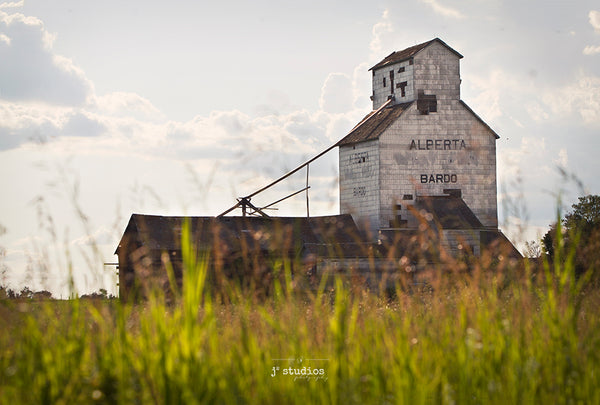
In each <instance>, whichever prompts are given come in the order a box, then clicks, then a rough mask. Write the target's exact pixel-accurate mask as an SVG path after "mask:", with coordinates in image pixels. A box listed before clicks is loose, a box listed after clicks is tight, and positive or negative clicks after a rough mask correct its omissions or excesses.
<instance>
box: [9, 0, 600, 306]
mask: <svg viewBox="0 0 600 405" xmlns="http://www.w3.org/2000/svg"><path fill="white" fill-rule="evenodd" d="M436 37H439V38H440V39H442V40H443V41H444V42H446V43H447V44H448V45H449V46H451V47H452V48H453V49H455V50H457V51H458V52H459V53H461V54H462V55H463V56H464V58H463V59H462V60H461V79H462V84H461V99H462V100H463V101H465V102H466V103H467V104H468V105H469V106H470V107H471V108H472V109H473V110H474V111H475V112H476V113H477V114H478V115H479V116H480V117H481V118H482V119H483V120H484V121H485V122H486V123H487V124H488V125H490V127H491V128H492V129H494V131H495V132H496V133H498V134H499V135H500V139H499V140H498V141H497V164H498V168H497V171H498V191H499V201H498V205H499V221H500V224H501V226H500V228H501V229H502V230H503V232H504V233H505V234H507V235H508V236H509V238H511V240H513V241H514V242H515V243H516V244H517V246H522V243H523V242H524V241H528V240H535V239H539V238H540V237H541V236H542V235H543V234H544V233H545V232H546V231H547V229H548V227H549V225H550V224H551V223H552V222H553V221H554V220H555V219H556V215H557V209H558V208H560V207H562V209H563V210H564V209H568V208H569V207H570V206H571V204H573V203H575V202H576V201H577V197H578V196H581V195H584V194H600V176H599V175H598V174H599V173H600V163H599V161H600V159H598V156H597V151H599V150H600V4H598V3H597V1H586V0H578V1H572V0H565V1H553V0H543V1H541V0H528V1H522V0H506V1H501V0H448V1H444V0H404V1H401V2H398V1H388V0H372V1H369V2H364V1H353V0H346V1H323V0H319V1H302V2H297V1H294V2H291V1H287V0H279V1H266V0H255V1H252V2H249V1H242V0H232V1H229V2H220V3H219V2H204V1H200V2H199V1H190V0H175V1H170V2H164V1H153V0H144V1H141V0H130V1H125V2H124V1H114V0H104V1H101V2H91V1H80V0H53V1H51V2H49V1H46V0H25V1H9V2H2V1H1V0H0V173H1V175H0V190H1V193H2V198H1V199H0V284H3V285H8V286H9V287H11V288H13V289H20V288H22V287H23V286H25V285H27V286H29V287H30V288H31V289H33V290H39V289H47V290H49V291H51V292H53V294H54V295H55V296H57V297H65V296H67V295H68V294H69V291H70V288H71V287H70V285H69V282H68V280H69V274H72V275H73V280H74V283H75V285H74V287H75V289H76V290H77V291H78V292H79V293H80V294H82V293H89V292H92V291H98V290H99V289H100V288H104V289H106V290H107V291H108V292H109V293H113V294H114V293H116V291H117V287H116V276H115V268H114V266H110V265H104V263H114V262H116V261H117V259H116V256H114V250H115V248H116V247H117V245H118V241H119V239H120V237H121V235H122V233H123V231H124V229H125V226H126V225H127V221H128V219H129V217H130V215H131V214H132V213H144V214H156V215H202V216H204V215H217V214H219V213H221V212H222V211H224V210H225V209H227V208H229V207H230V206H231V205H232V204H234V203H235V198H236V197H240V196H244V195H248V194H250V193H252V192H253V191H255V190H256V189H259V188H261V187H262V186H264V185H266V184H267V183H269V182H270V181H271V180H273V179H275V178H277V177H279V176H280V175H282V174H284V173H285V172H286V171H288V170H290V169H293V168H295V167H296V166H298V165H300V164H301V163H303V162H305V161H306V160H308V159H310V158H311V157H313V156H315V155H317V154H318V153H320V152H321V151H323V150H325V149H327V148H328V147H330V146H331V145H333V144H334V143H335V142H337V141H338V140H339V139H341V138H342V137H343V136H344V135H346V134H347V133H348V131H349V130H350V129H351V128H352V127H353V126H354V125H355V124H357V123H358V121H359V120H360V119H361V118H362V117H363V116H364V115H365V114H367V113H368V112H369V111H370V110H371V107H372V106H371V102H370V100H369V95H370V94H371V75H370V72H369V71H368V69H369V68H370V67H371V66H373V65H375V64H376V63H377V62H379V61H380V60H381V59H383V58H384V57H385V56H387V55H388V54H390V53H391V52H393V51H396V50H402V49H404V48H407V47H409V46H412V45H415V44H418V43H422V42H425V41H428V40H430V39H433V38H436ZM337 170H338V169H337V150H333V151H332V152H330V153H328V154H327V155H325V156H324V157H323V158H321V159H319V160H318V161H317V162H315V163H314V164H312V165H311V167H310V185H311V189H310V191H309V194H310V213H311V215H330V214H337V213H339V206H338V189H337V173H338V172H337ZM305 176H306V174H305V172H304V171H301V172H299V173H298V175H296V176H293V177H292V178H291V179H290V180H289V181H286V182H284V183H283V184H281V185H278V186H277V187H276V188H275V189H274V190H270V191H269V192H268V193H265V194H264V195H263V194H261V195H259V196H257V197H255V199H253V202H256V203H257V204H258V205H266V204H268V203H270V202H272V201H275V200H277V199H279V198H281V197H282V196H285V195H287V194H290V193H291V192H293V191H296V190H299V189H300V188H302V187H303V185H304V182H305ZM278 208H279V210H278V211H274V213H275V215H305V213H306V200H305V197H304V196H303V195H302V196H299V197H297V198H292V199H289V200H287V201H286V202H285V203H281V204H278Z"/></svg>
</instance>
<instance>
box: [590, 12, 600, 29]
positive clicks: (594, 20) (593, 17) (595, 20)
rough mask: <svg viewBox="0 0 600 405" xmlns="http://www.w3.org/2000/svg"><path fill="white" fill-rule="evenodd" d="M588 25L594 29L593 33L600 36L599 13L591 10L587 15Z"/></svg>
mask: <svg viewBox="0 0 600 405" xmlns="http://www.w3.org/2000/svg"><path fill="white" fill-rule="evenodd" d="M588 17H589V19H590V24H591V25H592V27H594V31H596V32H597V33H598V34H600V11H596V10H591V11H590V13H589V14H588Z"/></svg>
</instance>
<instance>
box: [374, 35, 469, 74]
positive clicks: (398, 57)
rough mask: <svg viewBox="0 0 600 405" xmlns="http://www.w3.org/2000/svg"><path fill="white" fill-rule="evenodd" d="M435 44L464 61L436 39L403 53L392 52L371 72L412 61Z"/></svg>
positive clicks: (458, 54) (407, 49)
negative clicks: (440, 45) (437, 43)
mask: <svg viewBox="0 0 600 405" xmlns="http://www.w3.org/2000/svg"><path fill="white" fill-rule="evenodd" d="M434 42H439V43H440V44H442V45H443V46H445V47H446V48H448V49H449V50H450V51H451V52H452V53H454V54H455V55H456V56H458V57H459V58H461V59H462V57H463V56H462V55H461V54H460V53H458V52H456V51H455V50H454V49H452V48H450V47H449V46H448V45H447V44H446V43H445V42H444V41H442V40H441V39H439V38H434V39H432V40H431V41H427V42H423V43H422V44H418V45H414V46H411V47H410V48H406V49H404V50H402V51H396V52H392V53H391V54H389V55H388V56H386V57H385V58H383V60H382V61H381V62H379V63H378V64H376V65H375V66H373V67H372V68H371V69H369V70H376V69H379V68H382V67H385V66H388V65H393V64H394V63H398V62H402V61H404V60H407V59H410V58H412V57H413V56H415V55H416V54H417V53H419V52H420V51H422V50H423V49H425V48H427V46H429V45H431V44H432V43H434Z"/></svg>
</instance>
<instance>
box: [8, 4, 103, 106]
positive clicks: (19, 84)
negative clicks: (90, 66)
mask: <svg viewBox="0 0 600 405" xmlns="http://www.w3.org/2000/svg"><path fill="white" fill-rule="evenodd" d="M0 33H2V37H1V38H0V60H1V61H2V63H0V99H4V100H9V101H19V102H43V103H48V104H57V105H82V104H84V103H85V102H86V101H87V99H88V97H89V96H90V95H91V94H92V92H93V88H92V85H91V83H90V82H89V81H88V80H87V78H86V77H85V75H84V74H83V71H82V70H81V69H79V68H78V67H77V66H75V65H74V64H73V62H72V61H71V60H70V59H68V58H65V57H62V56H60V55H56V54H54V53H53V51H52V42H53V36H52V35H51V34H50V33H49V32H48V31H47V30H46V29H45V28H44V24H43V22H42V21H41V20H39V19H38V18H35V17H28V16H24V15H23V14H19V13H15V14H8V13H6V12H4V11H1V10H0Z"/></svg>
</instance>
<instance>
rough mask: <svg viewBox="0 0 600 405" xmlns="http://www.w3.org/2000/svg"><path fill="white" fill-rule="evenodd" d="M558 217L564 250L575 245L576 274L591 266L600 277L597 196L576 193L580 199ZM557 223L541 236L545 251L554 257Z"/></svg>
mask: <svg viewBox="0 0 600 405" xmlns="http://www.w3.org/2000/svg"><path fill="white" fill-rule="evenodd" d="M571 208H573V211H571V212H569V213H567V214H566V215H565V217H564V219H562V221H561V225H562V227H561V228H562V229H561V230H562V238H563V241H564V246H565V251H567V252H568V251H569V249H575V272H576V274H578V275H581V274H583V273H585V272H586V271H587V270H589V269H593V271H594V276H593V277H594V278H596V279H598V278H600V277H599V276H600V196H598V195H586V196H584V197H579V202H578V203H577V204H573V205H572V206H571ZM558 228H559V227H558V226H557V224H556V223H554V224H552V225H551V226H550V230H549V231H548V232H547V233H546V234H545V235H544V237H543V238H542V245H543V249H544V253H545V254H546V255H547V256H548V258H549V259H550V260H553V259H554V256H555V252H556V248H557V246H556V245H557V240H558V238H557V234H556V233H557V231H558Z"/></svg>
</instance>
